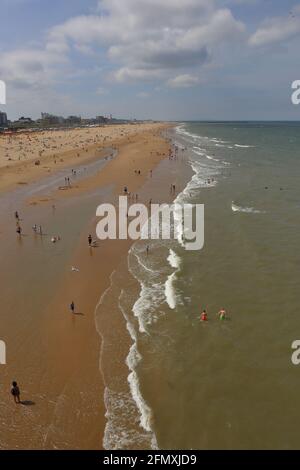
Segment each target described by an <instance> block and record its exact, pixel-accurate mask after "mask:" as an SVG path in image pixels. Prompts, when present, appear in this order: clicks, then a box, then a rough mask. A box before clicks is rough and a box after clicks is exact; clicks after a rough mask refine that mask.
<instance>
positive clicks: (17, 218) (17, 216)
mask: <svg viewBox="0 0 300 470" xmlns="http://www.w3.org/2000/svg"><path fill="white" fill-rule="evenodd" d="M15 219H16V221H17V222H19V220H20V217H19V213H18V211H16V212H15Z"/></svg>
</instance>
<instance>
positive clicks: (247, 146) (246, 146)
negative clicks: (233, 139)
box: [234, 144, 254, 149]
mask: <svg viewBox="0 0 300 470" xmlns="http://www.w3.org/2000/svg"><path fill="white" fill-rule="evenodd" d="M234 146H235V147H238V148H242V149H243V148H245V149H248V148H251V147H254V145H240V144H234Z"/></svg>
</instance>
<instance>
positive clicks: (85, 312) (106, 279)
mask: <svg viewBox="0 0 300 470" xmlns="http://www.w3.org/2000/svg"><path fill="white" fill-rule="evenodd" d="M166 127H168V125H167V124H143V125H127V126H111V127H109V126H107V127H103V128H95V129H89V130H85V129H83V130H81V129H78V130H77V129H76V130H72V131H64V132H60V131H57V132H53V133H51V132H47V133H46V132H45V133H37V134H32V135H30V136H28V135H25V134H24V135H22V136H19V135H17V136H13V137H7V136H5V137H3V136H2V137H1V144H0V167H1V169H0V175H1V176H0V190H1V191H2V194H3V197H2V202H3V205H2V206H1V208H0V210H1V215H2V224H1V233H0V237H1V249H2V254H1V259H2V267H3V269H2V270H1V274H0V277H1V279H0V280H1V282H2V285H3V292H5V295H4V296H3V300H2V305H1V308H2V328H1V337H2V339H4V340H5V342H6V344H7V355H8V360H7V366H6V367H5V369H3V374H2V378H1V382H2V387H1V388H2V393H1V395H2V397H1V405H0V406H1V416H2V423H3V425H2V426H1V430H0V446H1V448H4V449H9V448H19V449H23V448H26V449H30V448H31V449H55V448H58V449H99V448H101V446H102V439H103V430H104V426H105V416H104V414H105V409H104V402H103V392H104V386H103V380H102V378H101V374H100V372H99V357H100V348H101V341H100V336H99V332H97V330H96V325H95V308H96V305H97V303H98V302H99V299H100V298H101V295H102V293H103V292H104V291H105V289H106V288H107V287H108V286H109V283H110V275H111V273H112V272H113V271H114V270H115V269H116V268H117V267H118V265H119V264H120V263H121V262H122V259H123V258H124V256H126V254H127V252H128V249H129V247H130V243H131V242H130V241H127V240H124V241H111V240H107V241H105V242H99V243H98V247H97V248H90V247H89V246H88V243H87V237H88V234H89V233H91V234H92V235H93V237H94V238H95V225H96V217H95V211H96V207H97V204H98V203H100V202H110V201H112V202H114V201H115V200H116V197H117V196H118V195H119V194H122V193H123V188H124V185H126V186H127V187H128V188H129V190H130V191H131V192H134V193H138V192H139V189H140V188H141V187H142V186H143V184H144V182H145V180H146V179H149V171H150V170H152V169H154V168H155V166H156V165H157V164H158V163H159V162H160V161H161V160H162V159H164V158H165V157H167V155H168V151H169V142H167V141H166V140H165V139H163V138H162V137H161V132H162V131H163V130H164V129H165V128H166ZM10 139H12V140H10ZM60 144H61V149H58V148H57V147H58V146H59V145H60ZM8 145H9V149H10V150H9V154H10V155H11V157H7V153H6V152H7V146H8ZM45 146H46V148H45ZM112 149H113V150H114V151H116V154H115V156H113V154H112V151H113V150H112ZM41 151H42V154H40V152H41ZM18 155H19V157H20V160H19V157H18ZM8 158H12V160H9V163H7V161H8ZM37 158H39V159H40V165H35V161H36V159H37ZM98 160H104V161H105V166H104V167H102V168H101V169H100V170H99V169H96V170H95V171H93V172H91V174H88V173H87V174H86V175H85V173H84V171H85V170H86V168H88V165H92V164H94V163H93V162H95V161H98ZM84 165H86V168H85V167H84ZM73 167H76V168H78V170H77V171H78V177H76V178H75V177H74V176H73V173H72V174H70V171H71V168H72V169H73ZM137 169H138V170H139V171H140V174H137V172H135V170H137ZM59 171H64V173H62V174H61V179H62V180H63V179H64V178H65V177H66V176H64V175H65V174H69V175H71V183H70V185H69V186H68V187H67V188H66V189H67V190H65V191H61V190H60V189H58V187H59V184H58V185H57V184H55V185H54V186H53V184H52V185H51V184H50V183H49V184H48V186H47V184H45V188H42V189H38V190H36V191H34V190H31V188H32V185H33V184H35V185H36V184H37V183H38V182H39V181H41V182H43V181H44V179H43V178H42V177H45V175H47V178H51V176H53V177H54V176H55V175H56V174H57V173H59ZM87 175H88V176H87ZM47 181H48V180H47ZM49 181H50V180H49ZM55 181H56V180H55ZM20 183H23V184H20ZM42 186H43V185H42ZM42 186H41V187H42ZM33 187H34V186H33ZM14 210H18V211H19V213H20V219H21V220H20V224H21V226H22V229H23V236H22V237H21V238H19V239H18V237H17V236H16V234H15V221H14V215H13V214H14ZM36 221H38V222H39V223H40V224H41V225H42V226H43V235H42V236H39V235H36V234H32V229H31V227H32V225H34V223H36ZM54 234H56V235H59V236H60V237H61V241H60V242H58V243H57V244H55V246H54V245H53V244H51V236H53V235H54ZM16 247H17V249H16ZM72 266H74V267H76V269H78V271H77V270H76V271H74V270H73V271H72V270H71V267H72ZM71 301H74V302H75V306H76V310H75V313H76V314H74V315H72V314H71V313H70V312H69V304H70V302H71ZM125 341H126V340H125ZM120 347H121V345H120ZM13 379H16V380H18V382H19V384H20V387H21V390H22V397H21V398H22V399H23V400H24V406H22V407H17V408H16V405H15V404H14V403H13V400H12V397H11V396H10V394H9V384H10V382H11V380H13Z"/></svg>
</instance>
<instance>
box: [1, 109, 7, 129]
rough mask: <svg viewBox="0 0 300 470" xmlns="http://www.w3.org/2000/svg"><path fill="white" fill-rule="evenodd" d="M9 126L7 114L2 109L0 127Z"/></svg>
mask: <svg viewBox="0 0 300 470" xmlns="http://www.w3.org/2000/svg"><path fill="white" fill-rule="evenodd" d="M7 126H8V120H7V114H6V113H3V112H2V111H0V128H1V127H7Z"/></svg>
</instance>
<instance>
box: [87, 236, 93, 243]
mask: <svg viewBox="0 0 300 470" xmlns="http://www.w3.org/2000/svg"><path fill="white" fill-rule="evenodd" d="M92 241H93V238H92V235H91V234H90V235H89V236H88V242H89V246H92Z"/></svg>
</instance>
